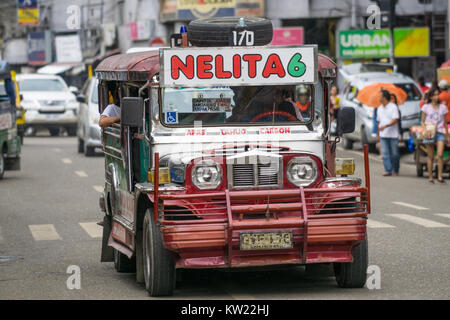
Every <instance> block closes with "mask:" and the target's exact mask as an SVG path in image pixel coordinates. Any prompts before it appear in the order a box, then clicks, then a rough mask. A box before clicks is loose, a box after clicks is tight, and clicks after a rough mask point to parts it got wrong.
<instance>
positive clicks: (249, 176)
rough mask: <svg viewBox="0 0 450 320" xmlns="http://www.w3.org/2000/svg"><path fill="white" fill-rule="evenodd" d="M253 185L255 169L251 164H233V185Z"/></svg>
mask: <svg viewBox="0 0 450 320" xmlns="http://www.w3.org/2000/svg"><path fill="white" fill-rule="evenodd" d="M254 185H255V170H254V166H253V165H252V164H234V165H233V186H235V187H246V186H254Z"/></svg>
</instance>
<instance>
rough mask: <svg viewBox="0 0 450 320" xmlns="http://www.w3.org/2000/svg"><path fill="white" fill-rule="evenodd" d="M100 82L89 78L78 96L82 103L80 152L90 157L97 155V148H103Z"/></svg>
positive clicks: (79, 124) (79, 120)
mask: <svg viewBox="0 0 450 320" xmlns="http://www.w3.org/2000/svg"><path fill="white" fill-rule="evenodd" d="M97 88H98V81H97V79H95V78H89V79H87V80H86V83H85V84H84V86H83V89H82V90H81V93H80V94H79V95H78V96H77V101H78V102H79V103H80V106H79V112H78V129H77V136H78V152H80V153H83V152H84V154H85V155H86V156H87V157H89V156H93V155H94V153H95V148H102V133H101V129H100V126H99V125H98V121H99V119H100V114H99V112H98V89H97Z"/></svg>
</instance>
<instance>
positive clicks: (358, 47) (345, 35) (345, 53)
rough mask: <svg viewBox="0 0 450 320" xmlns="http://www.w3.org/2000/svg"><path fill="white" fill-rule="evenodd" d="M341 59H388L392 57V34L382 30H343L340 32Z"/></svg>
mask: <svg viewBox="0 0 450 320" xmlns="http://www.w3.org/2000/svg"><path fill="white" fill-rule="evenodd" d="M338 46H339V51H338V52H339V58H341V59H357V58H386V57H390V56H391V51H392V45H391V32H390V31H389V29H380V30H343V31H339V32H338Z"/></svg>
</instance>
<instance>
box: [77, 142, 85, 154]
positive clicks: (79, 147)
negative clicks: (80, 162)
mask: <svg viewBox="0 0 450 320" xmlns="http://www.w3.org/2000/svg"><path fill="white" fill-rule="evenodd" d="M83 152H84V140H81V139H80V138H78V153H83Z"/></svg>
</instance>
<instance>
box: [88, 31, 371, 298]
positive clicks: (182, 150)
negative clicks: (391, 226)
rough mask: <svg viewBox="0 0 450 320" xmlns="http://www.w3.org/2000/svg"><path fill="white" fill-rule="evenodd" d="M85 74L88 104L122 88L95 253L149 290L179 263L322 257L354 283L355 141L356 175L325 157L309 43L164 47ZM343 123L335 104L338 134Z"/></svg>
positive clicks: (107, 147) (347, 120)
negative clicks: (90, 77) (94, 85)
mask: <svg viewBox="0 0 450 320" xmlns="http://www.w3.org/2000/svg"><path fill="white" fill-rule="evenodd" d="M244 29H245V28H244ZM239 30H240V32H241V31H242V27H241V29H239ZM251 32H253V31H251ZM183 36H184V35H183ZM189 36H190V34H189ZM254 36H255V37H257V35H254ZM179 38H181V37H179ZM235 38H236V37H235ZM237 38H238V39H239V37H237ZM249 38H250V42H251V43H252V41H251V40H252V38H251V37H249ZM190 40H191V39H189V41H190ZM269 42H270V41H269ZM245 43H246V42H245V41H244V44H245ZM96 76H97V78H98V80H99V86H98V87H99V112H100V113H101V112H102V111H103V110H104V109H105V108H106V107H107V105H108V104H109V103H110V96H111V95H113V94H120V98H121V100H120V106H119V107H120V109H121V120H120V123H116V124H113V125H112V126H111V127H108V128H105V129H104V130H103V131H102V140H103V148H104V153H105V189H104V193H103V194H102V196H101V197H100V208H101V209H102V211H103V212H104V218H103V222H102V225H103V242H102V253H101V261H102V262H108V261H110V262H112V261H114V265H115V268H116V270H117V271H118V272H136V280H137V281H138V282H143V283H145V287H146V289H147V290H148V292H149V294H150V295H152V296H161V295H171V294H173V290H174V287H175V282H176V275H177V273H178V271H179V270H182V269H186V268H224V269H227V268H229V269H230V268H245V267H263V266H282V265H307V264H316V263H333V264H334V271H335V274H336V280H337V283H338V285H339V286H340V287H362V286H364V284H365V281H366V269H367V265H368V243H367V230H366V221H367V215H368V213H369V212H370V186H369V183H370V182H369V167H368V156H367V148H365V171H364V172H365V183H364V184H363V183H362V180H361V179H359V178H356V177H349V175H351V174H353V172H354V162H353V161H352V160H351V159H337V158H336V157H335V152H336V143H337V142H338V141H339V137H331V136H330V119H329V112H328V108H329V98H328V97H329V86H330V85H331V82H332V81H334V80H335V77H336V64H335V63H334V62H333V61H332V60H331V59H330V58H328V57H326V56H325V55H322V54H318V53H317V46H315V45H309V46H289V47H271V46H266V45H258V46H255V45H252V46H245V45H241V46H227V45H224V46H222V47H199V46H196V47H194V46H188V47H177V46H173V47H171V48H161V49H160V50H159V52H158V51H147V52H137V53H128V54H120V55H116V56H112V57H109V58H107V59H105V60H103V61H102V62H101V63H100V64H99V66H98V67H97V68H96ZM352 130H354V111H353V109H351V108H344V107H342V109H341V112H340V113H339V118H338V135H339V136H341V135H342V134H343V133H348V132H351V131H352Z"/></svg>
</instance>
